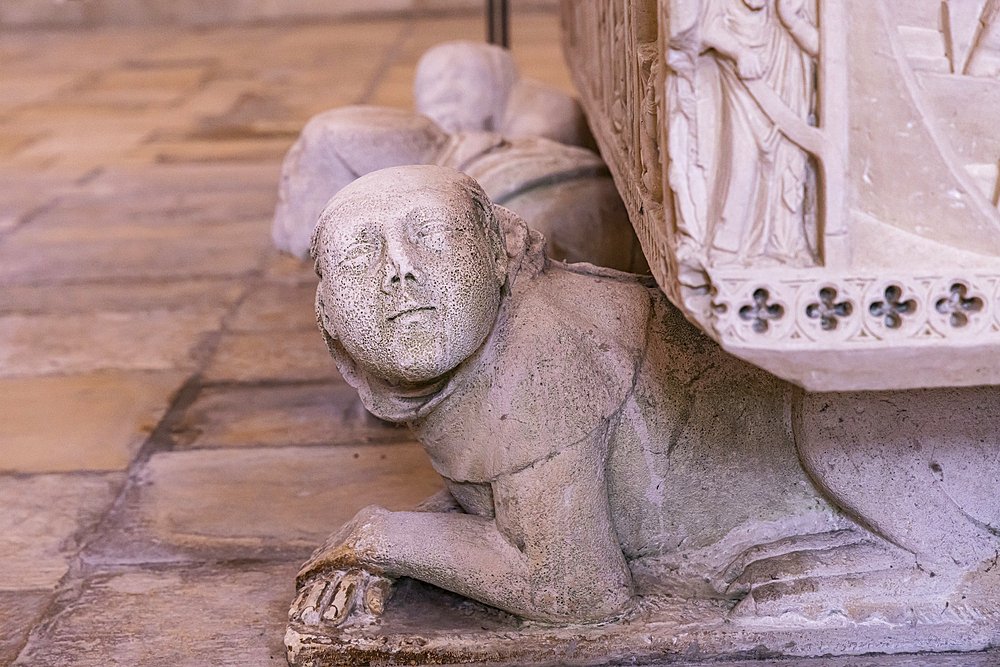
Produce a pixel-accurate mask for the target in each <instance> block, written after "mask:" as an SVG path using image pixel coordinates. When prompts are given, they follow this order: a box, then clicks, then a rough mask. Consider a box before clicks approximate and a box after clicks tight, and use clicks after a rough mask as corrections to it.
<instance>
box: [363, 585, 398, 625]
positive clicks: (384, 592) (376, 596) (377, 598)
mask: <svg viewBox="0 0 1000 667" xmlns="http://www.w3.org/2000/svg"><path fill="white" fill-rule="evenodd" d="M391 595H392V582H390V581H389V580H388V579H386V578H385V577H372V578H371V580H370V581H369V582H368V586H367V587H365V594H364V605H365V611H367V612H368V613H369V614H371V615H372V616H381V615H382V612H383V611H385V603H386V602H388V601H389V597H390V596H391Z"/></svg>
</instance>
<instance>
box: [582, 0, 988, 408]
mask: <svg viewBox="0 0 1000 667" xmlns="http://www.w3.org/2000/svg"><path fill="white" fill-rule="evenodd" d="M562 11H563V25H564V49H565V51H566V55H567V60H568V61H569V63H570V68H571V70H572V72H573V74H574V78H575V80H576V82H577V85H578V87H579V89H580V93H581V97H582V102H583V105H584V108H585V110H586V112H587V115H588V118H589V120H590V123H591V126H592V128H593V130H594V134H595V137H596V138H597V141H598V143H599V145H600V148H601V152H602V155H603V156H604V158H605V160H606V161H607V163H608V165H609V167H610V168H611V170H612V173H613V175H614V177H615V181H616V183H617V184H618V187H619V190H620V191H621V193H622V198H623V200H624V201H625V203H626V206H627V207H628V210H629V213H630V216H631V219H632V222H633V225H634V226H635V228H636V232H637V236H638V238H639V239H640V241H641V243H642V245H643V249H644V251H645V253H646V256H647V259H648V261H649V264H650V267H651V268H652V270H653V273H654V275H655V276H656V278H657V281H658V283H659V285H660V286H661V288H662V289H663V290H664V292H666V294H667V295H668V296H669V297H670V299H671V300H672V301H673V302H674V303H675V304H676V305H677V306H678V307H679V308H681V310H682V311H683V312H684V313H685V315H686V316H687V317H688V319H690V320H691V321H692V322H694V323H695V324H697V325H698V326H699V327H700V328H701V329H702V330H704V331H705V332H706V333H708V334H709V335H710V336H712V337H713V338H715V339H716V340H718V341H719V342H720V343H721V344H722V345H723V347H725V348H726V349H727V350H729V351H730V352H733V353H734V354H736V355H738V356H741V357H742V358H744V359H747V360H749V361H752V362H754V363H757V364H759V365H761V366H763V367H764V368H766V369H768V370H770V371H772V372H774V373H776V374H777V375H779V376H780V377H783V378H785V379H788V380H791V381H793V382H795V383H797V384H799V385H801V386H803V387H805V388H806V389H810V390H848V389H904V388H915V387H922V386H956V385H968V384H1000V365H997V364H994V363H992V362H991V358H992V357H993V356H995V352H996V346H997V344H998V343H1000V338H998V336H1000V334H998V327H997V324H998V320H997V316H996V311H997V308H998V303H997V299H998V295H997V293H996V283H997V280H996V276H997V275H998V272H1000V212H998V210H997V203H998V200H1000V177H998V172H1000V169H998V165H1000V126H998V125H997V124H996V122H995V119H996V118H997V117H1000V78H998V74H1000V56H998V54H1000V41H998V38H997V35H998V34H1000V18H998V17H1000V4H998V3H997V2H996V1H995V0H948V1H946V2H943V3H942V2H937V0H628V1H626V2H612V1H610V0H606V1H603V2H593V3H578V2H571V1H569V0H566V1H565V2H564V3H563V8H562ZM855 350H862V351H869V352H870V354H871V357H870V358H869V356H868V353H865V354H860V355H855V354H853V353H851V352H850V351H855ZM915 360H918V361H919V363H914V362H915ZM935 365H942V368H943V370H940V369H939V370H938V371H935V370H934V369H933V367H934V366H935Z"/></svg>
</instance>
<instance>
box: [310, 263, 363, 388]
mask: <svg viewBox="0 0 1000 667" xmlns="http://www.w3.org/2000/svg"><path fill="white" fill-rule="evenodd" d="M316 323H317V324H318V325H319V330H320V332H321V333H322V334H323V340H324V341H326V349H327V350H329V351H330V356H331V357H333V362H334V363H335V364H337V370H339V371H340V374H341V375H343V376H344V380H346V381H347V384H349V385H351V386H352V387H354V388H355V389H357V388H358V386H359V385H360V384H361V382H362V381H361V372H360V371H359V370H358V365H357V363H355V361H354V359H353V358H352V357H351V355H349V354H348V353H347V350H345V349H344V345H343V344H342V343H341V342H340V340H339V339H338V338H337V332H336V331H334V330H333V324H332V323H331V322H330V321H329V319H328V318H327V316H326V304H324V303H323V283H322V282H321V283H320V285H319V287H317V288H316Z"/></svg>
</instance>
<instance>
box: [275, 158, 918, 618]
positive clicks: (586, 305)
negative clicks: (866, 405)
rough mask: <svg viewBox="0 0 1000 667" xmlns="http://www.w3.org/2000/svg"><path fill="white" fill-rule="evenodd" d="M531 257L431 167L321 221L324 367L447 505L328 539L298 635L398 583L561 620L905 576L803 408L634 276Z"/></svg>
mask: <svg viewBox="0 0 1000 667" xmlns="http://www.w3.org/2000/svg"><path fill="white" fill-rule="evenodd" d="M543 245H544V240H543V239H542V238H541V236H540V235H538V234H537V233H536V232H531V231H529V230H528V229H527V227H526V226H525V224H524V223H523V221H521V220H520V219H519V218H517V217H516V216H515V215H514V214H512V213H511V212H510V211H507V210H506V209H503V208H501V207H498V206H494V205H492V204H491V203H490V201H489V200H488V199H487V197H486V195H485V194H484V193H483V192H482V190H481V189H480V188H479V186H478V185H477V184H476V182H475V181H474V180H472V179H471V178H469V177H468V176H465V175H463V174H461V173H460V172H457V171H454V170H451V169H447V168H443V167H436V166H412V167H398V168H392V169H386V170H382V171H379V172H375V173H373V174H369V175H367V176H364V177H362V178H360V179H358V180H357V181H355V182H353V183H351V184H350V185H348V186H346V187H345V188H344V189H343V190H341V191H340V192H339V193H338V194H337V195H336V196H335V197H334V198H333V199H332V200H331V201H330V203H329V205H328V206H327V207H326V209H325V211H324V212H323V215H322V217H321V219H320V222H319V224H318V225H317V227H316V231H315V233H314V236H313V241H312V252H313V256H314V258H315V260H316V268H317V272H318V273H319V274H320V277H321V280H320V284H319V288H318V291H317V297H316V308H317V317H318V320H319V324H320V327H321V329H322V331H323V333H324V335H325V336H326V338H327V343H328V345H329V347H330V351H331V354H332V355H333V356H334V358H335V360H336V361H337V363H338V366H339V367H340V369H341V372H342V373H343V375H344V377H345V378H346V379H347V381H348V382H349V383H351V384H352V385H353V386H354V387H355V388H357V390H358V391H359V393H360V395H361V397H362V399H363V401H364V403H365V406H366V407H367V408H368V409H369V410H370V411H371V412H372V413H374V414H375V415H377V416H379V417H381V418H383V419H386V420H389V421H394V422H400V423H403V422H405V423H407V424H409V425H410V426H411V427H412V428H413V430H414V432H415V433H416V434H417V436H418V438H419V439H420V441H421V443H422V444H423V446H424V448H425V449H426V451H427V453H428V455H429V456H430V458H431V461H432V463H433V465H434V467H435V468H436V470H437V471H438V472H439V473H440V474H441V475H442V477H443V478H444V480H445V484H446V491H445V492H443V493H442V494H439V495H438V496H436V497H435V498H433V499H431V501H430V502H428V503H425V505H426V506H425V507H423V508H421V510H420V511H412V512H389V511H386V510H384V509H381V508H378V507H369V508H366V509H364V510H362V511H361V512H359V513H358V515H357V516H356V517H355V518H354V519H353V520H352V521H351V522H349V523H348V524H347V525H345V526H344V527H343V528H341V529H340V530H339V531H337V532H336V533H335V534H334V535H332V536H331V537H330V538H329V539H328V540H327V542H326V544H325V545H323V546H322V547H321V548H320V549H318V550H317V551H316V553H315V554H314V555H313V557H312V558H311V560H310V561H309V562H308V563H306V564H305V566H303V568H302V570H301V572H300V573H299V577H298V582H297V583H298V591H299V592H298V597H297V599H296V601H295V602H294V604H293V606H292V610H291V617H292V620H293V621H294V622H300V623H304V624H306V625H317V624H321V623H332V624H338V623H342V622H345V621H347V620H349V619H351V618H355V617H365V616H370V615H378V614H379V613H381V610H382V608H383V605H384V603H385V600H386V599H387V594H388V593H389V591H390V587H391V582H392V580H393V579H394V578H397V577H413V578H416V579H420V580H422V581H425V582H428V583H431V584H434V585H436V586H439V587H441V588H444V589H447V590H450V591H453V592H456V593H459V594H462V595H465V596H468V597H470V598H473V599H475V600H479V601H481V602H483V603H486V604H488V605H492V606H494V607H498V608H500V609H503V610H506V611H508V612H511V613H514V614H516V615H519V616H521V617H525V618H529V619H536V620H541V621H547V622H560V623H565V622H589V621H599V620H604V619H608V618H613V617H615V616H616V615H620V614H623V613H627V612H628V611H629V609H630V608H631V607H632V605H633V604H634V602H635V600H636V599H637V597H636V595H637V591H638V592H639V593H640V594H641V593H643V592H646V591H649V590H653V589H656V587H657V586H658V585H660V584H663V582H665V581H666V582H668V585H669V586H670V587H673V588H674V590H675V591H680V592H681V593H682V594H690V595H692V596H710V597H711V596H714V597H720V598H728V599H731V600H732V601H733V604H735V603H736V602H737V601H738V600H740V599H750V598H752V597H753V595H752V589H754V587H755V586H767V585H770V583H769V582H771V581H775V580H783V581H787V580H788V579H789V578H794V577H795V576H803V577H805V576H810V577H813V578H814V580H815V581H816V582H819V583H815V584H814V585H812V586H811V587H809V590H811V591H816V590H820V591H821V592H822V589H823V586H824V585H829V586H830V587H831V590H833V589H835V588H836V582H837V581H840V579H838V577H842V576H843V575H844V574H845V573H850V572H852V571H867V572H872V571H875V570H881V571H886V572H888V571H890V570H894V571H899V570H900V569H902V570H908V568H912V567H914V566H915V565H919V564H918V563H916V560H915V559H917V558H919V557H920V554H916V555H915V554H914V552H913V551H912V550H907V549H905V548H900V547H899V546H897V545H894V544H893V543H891V542H890V541H888V540H885V539H883V538H882V537H879V536H878V535H875V534H873V533H872V532H870V531H869V530H867V529H863V528H861V527H859V524H858V523H855V521H854V520H852V519H851V518H849V517H848V515H847V514H845V513H843V512H842V511H841V510H838V509H836V508H835V507H834V505H833V503H832V502H830V501H828V500H827V498H825V497H824V495H823V494H822V493H821V492H820V491H819V490H818V489H817V487H816V485H815V484H814V483H813V481H812V480H811V479H810V477H809V476H808V475H807V474H806V471H805V470H804V469H803V467H802V463H801V462H800V457H799V452H798V451H797V449H796V442H795V438H794V437H793V427H792V423H791V422H792V421H793V415H794V414H795V413H796V410H798V411H799V413H801V412H802V411H803V410H805V411H806V413H807V414H806V416H805V417H802V416H801V414H800V415H799V420H800V422H801V423H806V430H808V420H809V417H808V414H811V412H810V411H811V410H814V408H813V407H810V406H809V405H806V404H804V403H803V399H802V396H801V392H798V391H797V390H796V389H795V388H794V387H791V386H790V385H788V384H786V383H784V382H782V381H780V380H778V379H776V378H774V377H773V376H771V375H769V374H767V373H765V372H764V371H761V370H759V369H757V368H755V367H753V366H751V365H749V364H746V363H744V362H742V361H740V360H738V359H736V358H735V357H732V356H730V355H728V354H726V353H724V352H723V351H722V350H721V349H720V348H719V347H718V346H717V345H716V344H715V343H714V342H712V341H711V340H710V339H709V338H707V337H706V336H704V335H703V334H701V333H700V332H699V331H698V330H696V329H695V328H694V327H693V326H691V325H690V324H689V323H687V322H686V321H685V320H684V319H683V317H682V316H681V315H680V314H679V312H678V311H677V310H676V309H675V308H674V307H673V306H672V305H670V303H669V302H668V301H667V300H666V298H665V297H664V295H663V294H662V293H661V292H660V291H659V289H658V288H656V287H655V285H654V284H652V283H650V282H649V281H647V280H645V279H642V278H639V277H637V276H631V275H628V274H622V273H618V272H614V271H610V270H607V269H600V268H598V267H594V266H591V265H588V264H577V265H563V264H556V263H552V262H549V261H548V260H547V259H546V257H545V254H544V249H543ZM793 406H794V407H793ZM815 411H817V412H819V411H820V409H819V408H815ZM803 420H804V422H803ZM799 430H801V428H800V429H799ZM812 453H813V454H814V455H813V456H812V458H809V457H808V456H806V457H803V460H810V461H814V462H817V463H816V469H815V470H811V472H814V473H816V472H820V473H821V472H822V471H820V470H819V468H820V467H821V463H822V462H823V461H824V460H825V459H824V458H823V455H822V453H817V452H812ZM868 488H869V489H870V488H871V487H870V486H869V487H868ZM890 492H891V491H890ZM832 493H833V495H834V499H835V500H837V502H840V501H839V498H840V497H839V496H837V489H836V488H834V489H832ZM845 493H846V494H847V495H846V496H845V498H847V500H846V501H845V502H846V509H847V511H848V512H850V511H851V509H852V508H851V504H850V502H851V501H850V490H848V491H845ZM911 500H912V499H911ZM861 504H862V505H863V503H861ZM883 504H884V503H883ZM872 511H873V512H874V511H879V510H878V509H873V510H872ZM856 518H860V519H863V520H865V521H866V525H869V526H878V527H879V528H882V527H888V528H889V529H890V530H889V532H890V533H891V528H892V521H891V518H890V519H884V518H883V517H879V516H876V517H874V518H872V517H870V516H861V517H857V516H856ZM928 522H929V523H933V522H934V518H933V517H928ZM904 546H905V545H904ZM833 550H836V551H837V553H838V554H840V556H839V557H838V558H837V559H828V558H822V557H820V558H815V559H813V560H810V559H809V558H808V557H807V556H804V555H803V554H809V553H816V554H825V553H830V552H831V551H833ZM793 556H794V557H793ZM789 558H791V560H788V559H789ZM833 560H836V567H832V566H831V565H830V563H831V562H832V561H833ZM831 568H832V569H831ZM932 576H933V575H932ZM762 582H763V583H762ZM824 582H826V583H824ZM850 590H851V591H854V592H856V591H857V587H856V586H853V585H851V586H850ZM748 593H750V595H748ZM766 597H767V596H760V599H761V600H764V599H765V598H766ZM771 597H772V598H773V597H774V596H773V595H772V596H771ZM761 604H764V603H763V602H761Z"/></svg>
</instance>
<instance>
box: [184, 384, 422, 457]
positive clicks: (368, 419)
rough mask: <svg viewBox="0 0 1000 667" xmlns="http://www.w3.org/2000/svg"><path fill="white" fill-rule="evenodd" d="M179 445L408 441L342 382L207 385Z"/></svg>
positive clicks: (187, 417)
mask: <svg viewBox="0 0 1000 667" xmlns="http://www.w3.org/2000/svg"><path fill="white" fill-rule="evenodd" d="M174 440H175V441H177V447H178V449H199V448H220V447H283V446H289V445H356V444H372V443H392V442H412V441H413V440H414V436H413V434H412V432H411V431H410V429H409V428H407V427H405V426H397V425H395V424H389V423H388V422H384V421H382V420H380V419H378V418H376V417H374V416H372V415H371V414H370V413H369V412H368V411H367V410H365V408H364V406H363V405H362V404H361V399H360V398H358V392H357V391H356V390H355V389H354V388H353V387H350V386H348V385H347V384H346V383H343V382H340V383H321V384H305V385H279V386H276V387H209V388H206V389H203V390H202V392H201V394H200V395H199V396H198V398H197V400H196V401H195V402H194V404H192V405H191V407H189V408H188V410H187V412H185V414H184V417H183V419H182V420H181V421H180V423H179V424H178V425H177V427H176V431H175V433H174Z"/></svg>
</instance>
